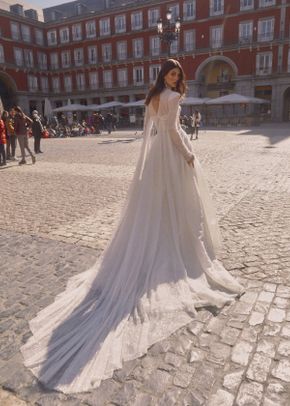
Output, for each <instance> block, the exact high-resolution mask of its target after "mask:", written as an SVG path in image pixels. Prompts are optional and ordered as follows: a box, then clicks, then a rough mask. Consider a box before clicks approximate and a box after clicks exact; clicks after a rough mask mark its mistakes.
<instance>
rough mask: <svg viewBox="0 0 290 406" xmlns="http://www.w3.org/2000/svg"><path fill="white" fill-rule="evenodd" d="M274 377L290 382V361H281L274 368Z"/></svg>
mask: <svg viewBox="0 0 290 406" xmlns="http://www.w3.org/2000/svg"><path fill="white" fill-rule="evenodd" d="M272 375H273V376H275V377H276V378H279V379H281V380H282V381H284V382H290V361H289V360H288V359H281V360H280V361H279V362H278V364H277V365H276V366H275V367H274V368H273V370H272Z"/></svg>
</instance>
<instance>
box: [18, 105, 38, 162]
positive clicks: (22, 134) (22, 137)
mask: <svg viewBox="0 0 290 406" xmlns="http://www.w3.org/2000/svg"><path fill="white" fill-rule="evenodd" d="M14 110H15V113H16V114H15V118H14V129H15V134H16V136H17V139H18V143H19V146H20V151H21V157H22V159H21V161H19V165H24V164H26V160H25V150H27V151H28V153H29V155H30V156H31V160H32V163H33V164H35V161H36V159H35V156H34V155H33V153H32V152H31V150H30V148H29V143H28V134H27V130H28V127H29V126H30V125H31V124H32V120H31V119H30V118H29V117H27V116H26V115H25V114H24V112H23V111H22V109H21V107H19V106H15V107H14Z"/></svg>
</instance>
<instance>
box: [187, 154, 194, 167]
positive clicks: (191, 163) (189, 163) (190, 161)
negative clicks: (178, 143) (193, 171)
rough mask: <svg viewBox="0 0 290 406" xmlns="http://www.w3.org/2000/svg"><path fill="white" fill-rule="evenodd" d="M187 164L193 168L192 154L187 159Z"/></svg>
mask: <svg viewBox="0 0 290 406" xmlns="http://www.w3.org/2000/svg"><path fill="white" fill-rule="evenodd" d="M187 163H188V165H189V166H192V167H193V168H194V155H192V157H191V158H190V159H189V160H188V161H187Z"/></svg>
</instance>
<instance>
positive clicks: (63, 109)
mask: <svg viewBox="0 0 290 406" xmlns="http://www.w3.org/2000/svg"><path fill="white" fill-rule="evenodd" d="M69 111H88V106H85V105H83V104H77V103H75V104H67V105H66V106H61V107H57V108H56V109H53V112H54V113H60V112H69Z"/></svg>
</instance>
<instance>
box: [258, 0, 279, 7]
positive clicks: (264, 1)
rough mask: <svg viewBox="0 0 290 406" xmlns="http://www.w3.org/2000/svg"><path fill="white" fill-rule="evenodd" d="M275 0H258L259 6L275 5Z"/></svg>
mask: <svg viewBox="0 0 290 406" xmlns="http://www.w3.org/2000/svg"><path fill="white" fill-rule="evenodd" d="M275 4H276V0H260V4H259V5H260V7H269V6H275Z"/></svg>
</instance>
